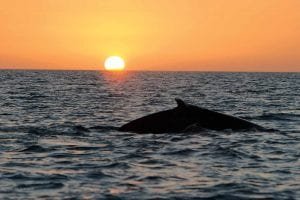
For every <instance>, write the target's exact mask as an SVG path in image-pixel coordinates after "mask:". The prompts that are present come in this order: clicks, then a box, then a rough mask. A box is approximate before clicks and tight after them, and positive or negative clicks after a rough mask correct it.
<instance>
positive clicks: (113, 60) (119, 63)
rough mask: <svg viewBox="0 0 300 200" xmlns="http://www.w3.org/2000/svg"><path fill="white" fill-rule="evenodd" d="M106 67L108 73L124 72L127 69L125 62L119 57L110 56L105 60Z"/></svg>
mask: <svg viewBox="0 0 300 200" xmlns="http://www.w3.org/2000/svg"><path fill="white" fill-rule="evenodd" d="M104 67H105V69H106V70H108V71H122V70H124V68H125V62H124V60H123V59H122V58H121V57H119V56H110V57H108V58H106V59H105V62H104Z"/></svg>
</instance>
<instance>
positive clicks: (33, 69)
mask: <svg viewBox="0 0 300 200" xmlns="http://www.w3.org/2000/svg"><path fill="white" fill-rule="evenodd" d="M5 70H6V71H8V70H11V71H99V72H111V73H122V72H216V73H218V72H219V73H226V72H227V73H233V72H235V73H243V72H244V73H300V71H238V70H236V71H234V70H232V71H231V70H228V71H227V70H226V71H222V70H149V69H141V70H139V69H125V70H123V71H107V70H105V69H68V68H67V69H56V68H49V69H47V68H10V67H3V68H1V67H0V71H5Z"/></svg>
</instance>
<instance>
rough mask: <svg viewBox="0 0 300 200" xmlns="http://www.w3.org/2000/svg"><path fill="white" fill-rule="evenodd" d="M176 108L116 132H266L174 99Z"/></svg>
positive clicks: (132, 123) (143, 119)
mask: <svg viewBox="0 0 300 200" xmlns="http://www.w3.org/2000/svg"><path fill="white" fill-rule="evenodd" d="M175 100H176V102H177V107H176V108H173V109H170V110H165V111H161V112H157V113H153V114H150V115H147V116H145V117H141V118H138V119H136V120H133V121H131V122H129V123H127V124H125V125H123V126H121V127H120V128H119V129H118V130H119V131H123V132H135V133H171V132H174V133H180V132H187V131H189V130H191V128H194V127H197V128H198V129H199V130H201V129H212V130H216V131H220V130H225V129H231V130H233V131H240V130H249V129H253V130H266V129H265V128H263V127H262V126H259V125H256V124H254V123H252V122H249V121H247V120H245V119H241V118H238V117H234V116H231V115H227V114H223V113H219V112H216V111H212V110H208V109H205V108H201V107H198V106H194V105H190V104H187V103H185V102H184V101H182V100H181V99H177V98H176V99H175Z"/></svg>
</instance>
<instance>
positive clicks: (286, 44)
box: [0, 0, 300, 71]
mask: <svg viewBox="0 0 300 200" xmlns="http://www.w3.org/2000/svg"><path fill="white" fill-rule="evenodd" d="M0 5H1V6H0V68H28V69H32V68H38V69H103V62H104V59H105V58H106V57H107V56H110V55H120V56H122V57H123V58H124V59H125V60H126V63H127V69H129V70H200V71H300V0H211V1H208V0H157V1H155V0H26V1H25V0H24V1H22V0H0Z"/></svg>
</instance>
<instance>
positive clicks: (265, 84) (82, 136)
mask: <svg viewBox="0 0 300 200" xmlns="http://www.w3.org/2000/svg"><path fill="white" fill-rule="evenodd" d="M175 97H180V98H182V99H184V100H185V101H187V102H189V103H192V104H195V105H198V106H202V107H206V108H209V109H213V110H217V111H221V112H225V113H228V114H233V115H236V116H240V117H243V118H245V119H247V120H250V121H252V122H255V123H257V124H259V125H262V126H264V127H267V128H273V129H277V130H280V131H274V132H268V133H266V132H253V131H252V132H230V131H224V132H215V131H203V132H199V133H190V134H188V133H182V134H161V135H154V134H145V135H139V134H133V133H121V132H118V131H116V128H117V127H119V126H121V125H122V124H124V123H126V122H129V121H130V120H132V119H135V118H137V117H141V116H144V115H146V114H149V113H152V112H156V111H161V110H164V109H169V108H173V107H174V106H176V103H175V101H174V98H175ZM299 101H300V74H299V73H193V72H190V73H184V72H130V73H129V72H128V73H126V74H119V73H117V74H113V73H104V72H90V71H5V70H2V71H0V105H1V106H0V199H34V198H35V199H106V198H111V199H183V198H184V199H230V200H231V199H233V200H234V199H280V200H281V199H300V160H299V158H300V135H299V134H300V104H299Z"/></svg>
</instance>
